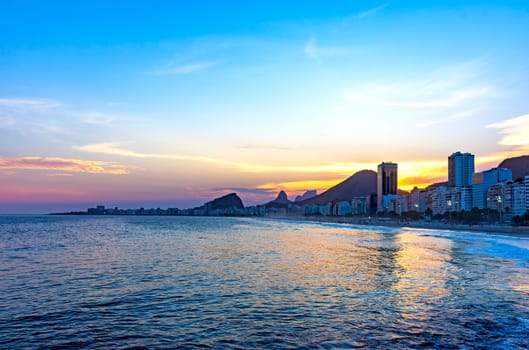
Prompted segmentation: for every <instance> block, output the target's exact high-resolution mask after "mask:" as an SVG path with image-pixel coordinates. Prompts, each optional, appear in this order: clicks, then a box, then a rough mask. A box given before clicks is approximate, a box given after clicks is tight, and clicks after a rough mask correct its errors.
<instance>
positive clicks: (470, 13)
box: [0, 0, 529, 213]
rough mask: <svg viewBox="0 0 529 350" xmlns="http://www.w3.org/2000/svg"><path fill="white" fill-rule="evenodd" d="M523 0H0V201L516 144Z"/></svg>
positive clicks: (284, 183)
mask: <svg viewBox="0 0 529 350" xmlns="http://www.w3.org/2000/svg"><path fill="white" fill-rule="evenodd" d="M528 33H529V2H527V1H508V0H507V1H505V0H504V1H464V0H463V1H388V2H385V1H352V0H349V1H333V0H326V1H299V2H298V1H291V2H285V1H270V0H268V1H259V0H256V1H229V0H227V1H206V0H197V1H152V0H151V1H148V2H147V1H94V0H91V1H82V0H81V1H75V2H72V1H53V0H51V1H22V0H17V1H11V0H5V1H2V2H1V3H0V213H46V212H50V211H62V210H64V211H68V210H82V209H86V208H87V207H88V206H94V205H96V204H104V205H107V206H112V207H113V206H116V205H117V206H119V207H121V208H136V207H141V206H144V207H157V206H160V207H162V208H167V207H178V208H188V207H193V206H197V205H201V204H202V203H204V202H206V201H209V200H211V199H213V198H215V197H218V196H220V195H223V194H226V193H230V192H237V193H238V194H239V195H240V196H241V198H242V199H243V202H244V204H245V205H253V204H259V203H264V202H266V201H268V200H271V199H273V198H274V197H275V196H276V194H277V192H278V191H279V190H281V189H283V190H285V191H286V192H287V193H288V195H289V197H290V198H291V199H293V197H294V196H295V195H298V194H302V193H303V192H304V191H305V190H309V189H317V190H318V191H319V192H321V191H323V190H325V189H327V188H329V187H331V186H333V185H334V184H336V183H338V182H340V181H342V180H343V179H345V178H347V177H348V176H350V175H352V174H354V173H355V172H356V171H359V170H362V169H372V170H376V166H377V164H379V163H381V162H382V161H393V162H396V163H398V165H399V187H400V188H402V189H405V190H409V189H411V188H413V186H426V185H428V184H430V183H433V182H438V181H445V180H446V178H447V157H448V156H449V155H450V154H452V153H453V152H455V151H462V152H470V153H473V154H474V155H475V156H476V169H477V170H478V171H482V170H486V169H489V168H492V167H495V166H497V165H498V164H499V163H500V162H501V160H503V159H504V158H508V157H513V156H519V155H524V154H529V79H528V78H529V35H528Z"/></svg>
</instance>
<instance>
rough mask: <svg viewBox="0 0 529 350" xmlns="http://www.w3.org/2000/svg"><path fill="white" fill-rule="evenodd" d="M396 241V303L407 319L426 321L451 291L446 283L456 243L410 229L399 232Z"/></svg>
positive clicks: (394, 287) (394, 285)
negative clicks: (434, 307) (432, 309)
mask: <svg viewBox="0 0 529 350" xmlns="http://www.w3.org/2000/svg"><path fill="white" fill-rule="evenodd" d="M396 242H397V245H398V247H399V250H398V252H397V253H396V254H395V261H396V268H395V271H394V274H395V276H396V277H397V281H396V283H394V284H393V286H392V288H393V289H394V290H395V291H397V292H398V293H396V295H397V301H396V302H397V304H398V306H399V308H400V310H401V315H402V316H403V317H404V318H411V319H416V320H424V319H425V318H428V317H429V316H428V310H431V308H432V307H433V305H436V304H437V303H438V301H439V300H440V299H441V298H443V297H447V296H449V294H450V292H449V291H448V289H447V288H446V283H447V281H448V278H449V275H450V271H449V269H450V266H451V264H450V260H451V254H452V244H453V242H452V241H451V240H449V239H446V238H442V237H433V236H424V235H420V234H417V233H415V232H406V231H404V232H402V233H399V234H398V235H396Z"/></svg>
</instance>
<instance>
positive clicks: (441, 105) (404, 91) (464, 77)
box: [344, 61, 503, 126]
mask: <svg viewBox="0 0 529 350" xmlns="http://www.w3.org/2000/svg"><path fill="white" fill-rule="evenodd" d="M484 66H485V64H484V63H483V62H482V61H471V62H464V63H461V64H457V65H453V66H449V67H441V68H439V69H436V70H434V71H431V72H427V73H425V74H423V75H422V76H421V77H419V78H416V79H412V78H406V79H405V80H402V81H392V82H379V83H368V84H366V85H364V86H359V87H357V88H355V89H351V90H348V91H346V92H345V93H344V96H345V98H347V99H348V100H350V101H352V102H355V103H357V104H360V105H365V106H381V107H397V108H403V109H404V108H406V109H425V110H427V109H428V110H435V111H436V113H435V114H437V115H436V118H435V119H433V120H426V121H422V122H421V126H428V125H434V124H439V123H442V122H448V121H450V120H456V119H462V118H467V117H470V116H471V115H474V114H475V113H477V112H478V111H479V109H480V108H482V107H483V106H482V105H483V104H484V103H487V102H488V101H490V100H491V99H493V98H497V97H500V96H502V95H503V92H502V91H500V90H499V89H498V88H496V86H494V85H493V84H491V83H489V82H488V81H487V80H486V79H485V78H484V73H483V68H484ZM439 110H443V112H442V113H445V115H446V114H447V116H445V117H441V116H439Z"/></svg>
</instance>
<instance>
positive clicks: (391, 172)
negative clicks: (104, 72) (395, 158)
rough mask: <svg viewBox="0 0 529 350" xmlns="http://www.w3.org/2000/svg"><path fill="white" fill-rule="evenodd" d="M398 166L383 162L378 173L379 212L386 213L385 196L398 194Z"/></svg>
mask: <svg viewBox="0 0 529 350" xmlns="http://www.w3.org/2000/svg"><path fill="white" fill-rule="evenodd" d="M397 180H398V177H397V164H396V163H391V162H388V163H386V162H383V163H381V164H379V166H378V171H377V211H384V210H387V208H385V207H384V205H383V204H384V196H386V195H390V194H391V195H396V194H397Z"/></svg>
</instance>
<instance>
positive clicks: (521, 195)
mask: <svg viewBox="0 0 529 350" xmlns="http://www.w3.org/2000/svg"><path fill="white" fill-rule="evenodd" d="M506 191H507V192H508V194H509V196H510V206H511V212H512V216H522V215H524V214H525V212H526V211H527V210H529V176H525V177H523V178H521V179H518V180H516V181H510V182H508V185H507V188H506Z"/></svg>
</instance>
